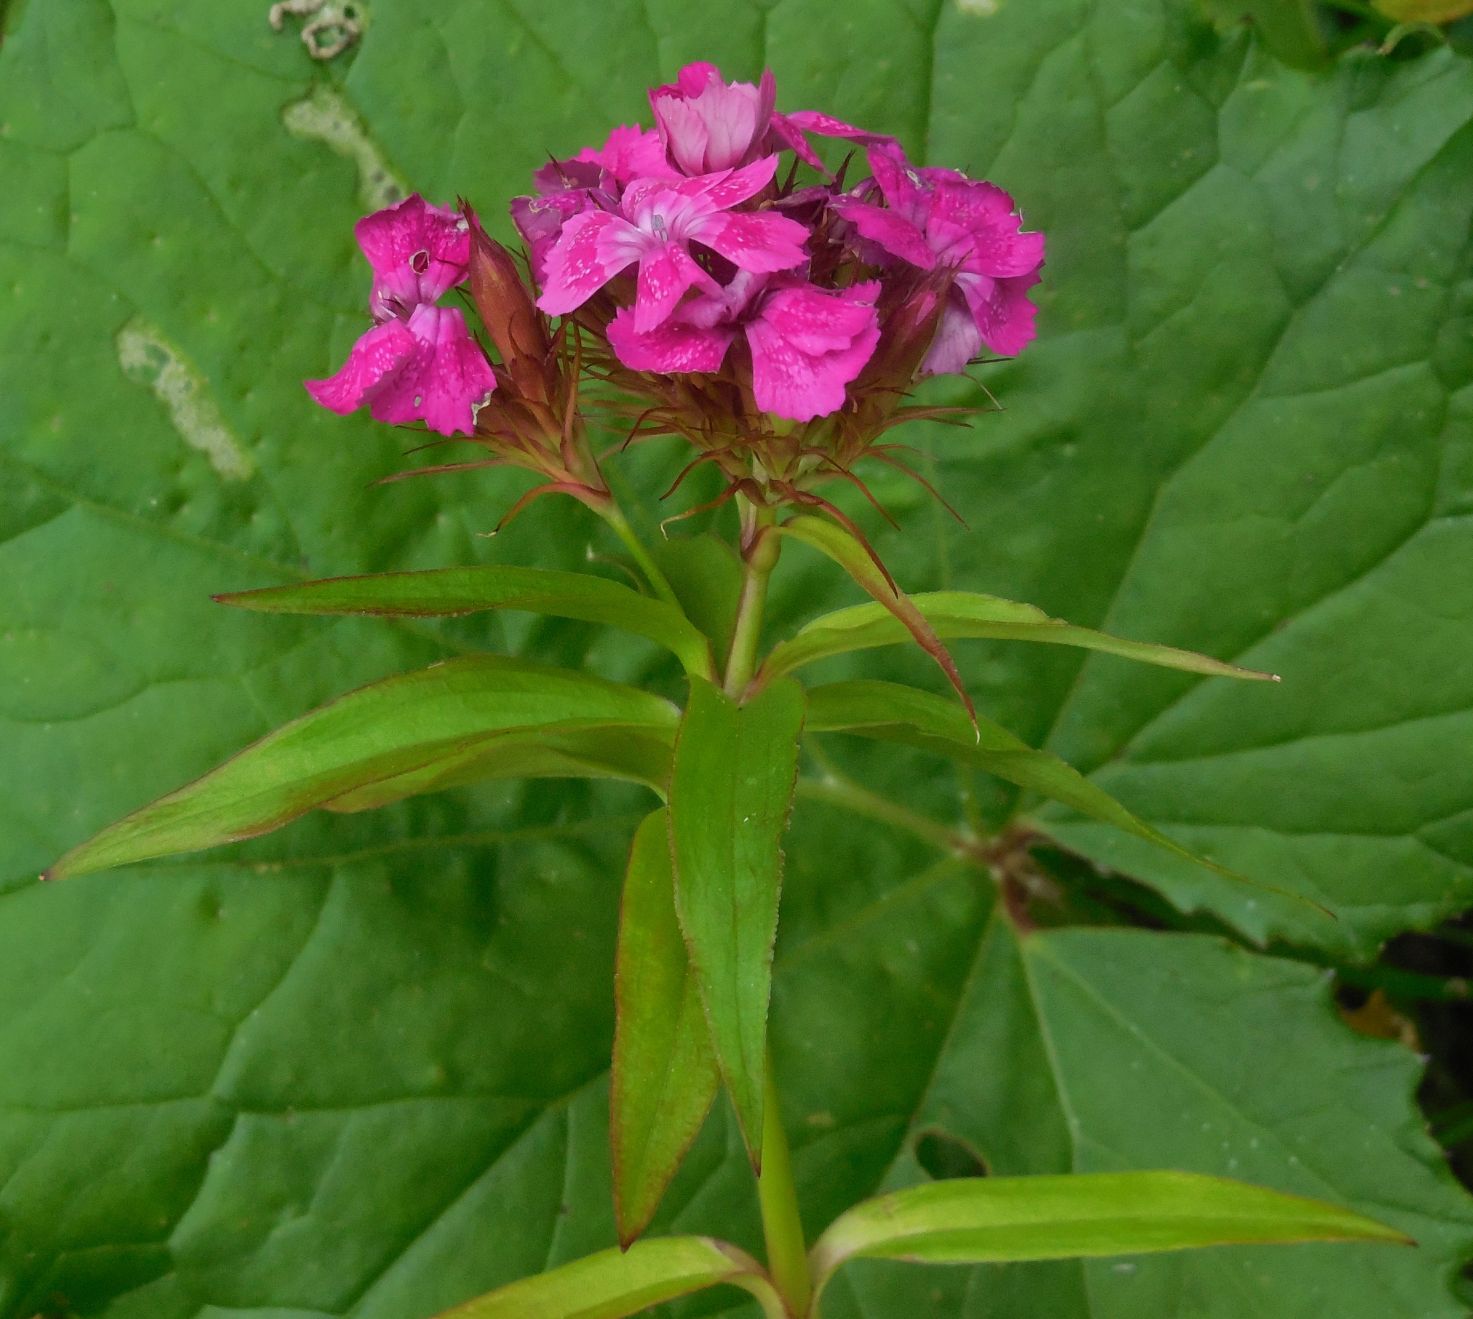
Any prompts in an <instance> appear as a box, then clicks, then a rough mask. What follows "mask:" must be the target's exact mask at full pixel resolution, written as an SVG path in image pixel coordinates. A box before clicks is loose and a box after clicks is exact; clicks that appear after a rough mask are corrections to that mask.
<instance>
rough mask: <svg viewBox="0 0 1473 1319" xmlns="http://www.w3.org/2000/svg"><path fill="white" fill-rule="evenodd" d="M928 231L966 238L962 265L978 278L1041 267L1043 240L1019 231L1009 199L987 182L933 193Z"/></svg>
mask: <svg viewBox="0 0 1473 1319" xmlns="http://www.w3.org/2000/svg"><path fill="white" fill-rule="evenodd" d="M931 216H932V227H933V228H934V229H937V230H940V229H941V227H942V226H951V228H952V230H953V231H954V232H956V233H960V234H964V235H965V236H966V238H965V247H966V253H967V255H966V258H965V266H966V268H967V269H969V270H975V271H977V272H978V273H979V274H985V275H993V276H1007V275H1026V274H1027V273H1028V272H1029V271H1032V270H1036V269H1037V268H1038V267H1039V266H1040V265H1042V264H1043V254H1044V239H1043V235H1042V234H1039V233H1022V232H1020V231H1021V229H1022V227H1023V218H1022V216H1020V215H1019V214H1018V213H1017V209H1016V207H1015V206H1014V205H1013V199H1012V198H1011V197H1009V196H1008V194H1007V193H1005V192H1004V191H1003V190H1002V189H1001V188H999V187H997V186H995V185H994V184H991V183H975V182H973V181H972V180H970V179H967V180H963V181H962V182H960V183H946V184H943V185H942V186H941V187H938V188H937V189H936V196H935V200H934V203H933V205H932V209H931Z"/></svg>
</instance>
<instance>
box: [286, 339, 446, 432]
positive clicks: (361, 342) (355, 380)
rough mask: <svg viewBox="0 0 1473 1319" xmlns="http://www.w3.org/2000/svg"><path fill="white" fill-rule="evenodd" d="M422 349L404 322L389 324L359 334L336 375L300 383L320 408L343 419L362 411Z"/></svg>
mask: <svg viewBox="0 0 1473 1319" xmlns="http://www.w3.org/2000/svg"><path fill="white" fill-rule="evenodd" d="M422 349H423V345H422V344H421V343H420V342H419V340H417V339H416V338H415V337H414V335H413V334H411V333H410V330H409V327H408V326H407V325H406V324H405V323H404V322H403V321H397V320H396V321H388V322H386V323H385V324H383V325H375V326H374V327H373V328H372V329H371V330H369V331H367V333H365V334H363V335H361V336H360V337H359V339H358V342H357V343H355V344H354V345H353V347H352V349H351V350H350V351H349V353H348V360H347V361H346V362H344V363H343V365H342V367H341V368H340V369H339V370H338V371H337V372H336V373H335V374H333V375H330V376H328V377H327V378H326V379H325V380H307V381H304V382H303V383H304V384H305V385H306V388H307V392H308V393H309V394H310V395H312V397H313V399H314V400H316V401H317V402H318V403H320V404H321V405H322V406H323V407H325V408H328V409H329V410H331V411H333V412H336V413H339V414H341V415H343V416H346V415H347V414H348V413H350V412H356V411H357V410H358V409H359V408H361V407H362V406H363V404H364V402H365V401H366V400H367V399H368V398H369V397H370V396H371V395H372V394H373V393H374V391H375V390H377V389H378V388H379V386H381V385H383V384H384V383H386V382H390V383H391V382H392V380H393V378H394V377H395V376H396V375H397V374H399V373H401V372H403V371H404V370H405V369H406V368H407V367H408V366H409V365H410V364H411V363H412V362H413V360H414V358H415V357H416V356H417V355H418V354H419V353H421V351H422Z"/></svg>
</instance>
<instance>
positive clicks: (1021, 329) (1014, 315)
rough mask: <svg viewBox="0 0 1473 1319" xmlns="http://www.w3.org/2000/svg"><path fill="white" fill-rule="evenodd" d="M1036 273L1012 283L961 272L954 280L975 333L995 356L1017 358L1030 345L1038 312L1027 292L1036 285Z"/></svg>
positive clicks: (1030, 273)
mask: <svg viewBox="0 0 1473 1319" xmlns="http://www.w3.org/2000/svg"><path fill="white" fill-rule="evenodd" d="M1039 278H1040V276H1039V273H1038V271H1037V270H1031V271H1029V272H1028V273H1027V274H1026V275H1019V276H1017V277H1015V278H1012V279H989V278H988V277H987V276H986V275H971V274H968V273H967V272H965V271H963V272H962V273H961V274H959V275H958V276H957V277H956V288H957V289H960V290H961V294H962V297H963V298H964V299H965V300H966V304H967V309H968V311H970V312H971V315H972V319H973V321H974V322H975V323H976V326H977V332H978V333H979V334H980V335H981V337H982V342H983V343H985V344H986V345H987V346H988V347H989V348H990V349H992V351H993V352H994V353H999V354H1001V355H1002V356H1003V357H1016V356H1017V355H1018V354H1019V353H1021V352H1022V351H1023V349H1025V348H1026V347H1027V346H1028V345H1029V344H1030V343H1032V342H1033V338H1034V335H1035V334H1036V333H1037V331H1036V330H1035V328H1034V321H1035V319H1036V318H1037V316H1038V309H1037V308H1036V307H1035V306H1034V305H1033V303H1032V302H1030V301H1029V299H1028V290H1029V289H1031V288H1032V287H1033V286H1034V285H1035V284H1037V283H1038V281H1039Z"/></svg>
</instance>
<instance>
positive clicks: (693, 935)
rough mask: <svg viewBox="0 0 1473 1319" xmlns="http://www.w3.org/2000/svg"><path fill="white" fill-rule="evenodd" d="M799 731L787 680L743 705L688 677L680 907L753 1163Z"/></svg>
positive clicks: (674, 843)
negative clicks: (689, 685) (784, 836)
mask: <svg viewBox="0 0 1473 1319" xmlns="http://www.w3.org/2000/svg"><path fill="white" fill-rule="evenodd" d="M802 726H803V690H802V688H801V687H799V686H798V684H797V683H796V682H794V681H793V680H792V679H790V678H789V679H782V680H780V681H778V682H775V683H773V684H772V685H771V686H770V687H768V688H767V689H766V690H765V691H763V692H761V693H760V694H758V695H757V696H756V697H754V698H753V699H752V700H750V701H748V702H747V703H746V704H745V705H739V704H738V703H737V702H736V701H734V700H732V699H731V698H730V697H728V696H726V695H725V694H724V693H722V692H721V691H719V690H718V689H717V688H715V687H713V686H712V685H711V684H710V683H708V682H703V681H702V680H701V679H699V678H692V679H691V693H690V704H689V705H688V706H687V707H686V712H685V717H684V719H683V720H682V721H681V725H680V734H679V737H678V739H677V740H676V744H675V765H674V769H673V771H672V773H671V777H670V850H671V856H672V858H673V860H674V865H675V908H676V911H677V912H678V913H679V916H680V928H681V929H682V930H683V931H684V933H685V940H686V944H687V946H688V948H689V950H690V960H691V966H692V968H693V969H694V971H695V977H696V983H697V984H698V985H699V987H700V992H701V1002H702V1003H703V1004H704V1006H705V1009H706V1018H707V1021H708V1022H709V1025H710V1030H711V1042H712V1044H713V1046H714V1048H715V1051H716V1059H717V1062H718V1063H719V1065H720V1067H721V1075H722V1079H723V1080H724V1081H725V1082H726V1088H727V1090H728V1091H729V1092H730V1094H731V1100H732V1105H733V1106H734V1107H735V1109H736V1114H737V1120H738V1122H739V1123H740V1124H741V1128H742V1138H743V1140H744V1141H745V1142H746V1146H747V1152H748V1154H749V1155H750V1157H751V1160H752V1163H753V1166H754V1167H758V1168H760V1167H761V1159H762V1112H763V1078H764V1076H765V1075H766V1052H767V1050H766V1040H767V1001H768V997H769V994H770V992H771V985H772V946H773V940H774V938H775V937H776V935H777V909H778V896H779V894H780V892H781V890H782V868H783V852H782V837H783V833H784V831H785V830H786V828H787V823H788V812H789V810H790V809H791V808H792V802H793V786H794V784H795V782H796V780H797V773H798V734H799V732H800V730H801V729H802Z"/></svg>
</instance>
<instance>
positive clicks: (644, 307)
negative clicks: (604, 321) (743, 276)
mask: <svg viewBox="0 0 1473 1319" xmlns="http://www.w3.org/2000/svg"><path fill="white" fill-rule="evenodd" d="M695 285H700V286H701V287H702V288H704V289H706V291H707V292H719V291H720V286H719V285H718V284H717V283H716V281H715V280H714V279H712V278H711V276H710V275H708V274H707V273H706V272H705V271H704V270H702V269H701V268H700V266H698V265H697V264H696V262H695V260H694V258H693V257H692V256H691V254H690V253H689V252H687V251H686V250H685V248H683V247H681V246H680V245H679V244H678V243H663V244H660V245H659V246H657V247H651V248H649V249H647V250H646V251H645V253H644V254H643V255H642V256H641V257H640V261H639V284H638V287H637V289H636V292H635V299H634V328H635V329H636V330H638V331H640V332H641V333H645V332H647V331H649V330H653V329H654V328H655V327H656V326H658V325H659V324H661V322H663V321H665V320H666V319H667V318H668V317H669V316H670V313H671V312H673V311H674V310H675V308H676V305H677V304H678V303H679V302H680V300H681V298H683V297H684V296H685V294H686V292H687V291H688V290H689V289H691V288H692V287H694V286H695Z"/></svg>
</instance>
